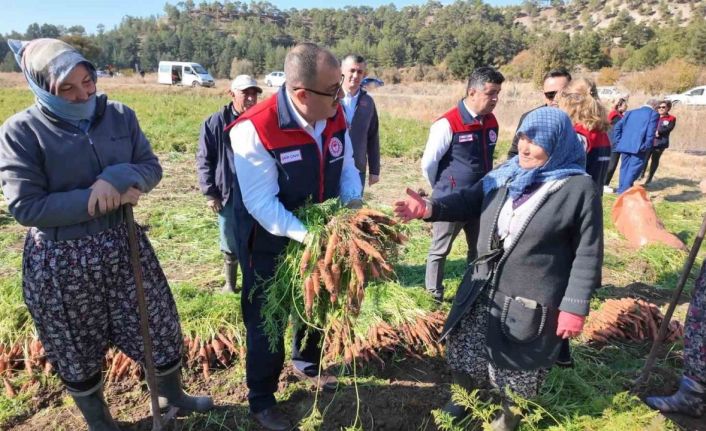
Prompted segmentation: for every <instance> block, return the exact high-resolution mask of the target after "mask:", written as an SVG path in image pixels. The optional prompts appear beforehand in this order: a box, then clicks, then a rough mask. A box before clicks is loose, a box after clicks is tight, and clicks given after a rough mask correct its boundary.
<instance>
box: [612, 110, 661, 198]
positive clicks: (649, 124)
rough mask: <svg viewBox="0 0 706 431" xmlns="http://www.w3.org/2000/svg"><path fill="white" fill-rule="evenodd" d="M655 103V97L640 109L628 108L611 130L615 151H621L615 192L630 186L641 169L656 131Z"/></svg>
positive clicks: (656, 115)
mask: <svg viewBox="0 0 706 431" xmlns="http://www.w3.org/2000/svg"><path fill="white" fill-rule="evenodd" d="M656 106H657V101H656V100H654V99H650V100H648V101H647V103H646V104H644V105H642V106H640V107H639V108H637V109H633V110H632V111H628V112H627V113H626V114H625V116H624V117H623V119H622V120H620V121H619V122H618V124H616V125H615V128H614V129H613V139H614V140H615V151H616V152H618V153H620V179H619V181H618V190H617V192H618V194H620V193H623V192H624V191H625V190H627V189H629V188H630V187H632V184H633V183H634V182H635V180H636V179H637V178H638V177H639V176H640V173H641V172H642V170H643V168H644V165H645V158H646V156H647V152H648V151H649V150H650V149H651V148H652V144H653V142H654V140H655V132H656V131H657V121H658V120H659V114H657V111H655V107H656Z"/></svg>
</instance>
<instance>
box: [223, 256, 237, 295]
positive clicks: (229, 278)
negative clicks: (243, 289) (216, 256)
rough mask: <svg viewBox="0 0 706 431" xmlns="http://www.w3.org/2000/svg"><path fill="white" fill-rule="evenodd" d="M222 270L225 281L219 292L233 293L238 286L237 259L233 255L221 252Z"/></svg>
mask: <svg viewBox="0 0 706 431" xmlns="http://www.w3.org/2000/svg"><path fill="white" fill-rule="evenodd" d="M223 271H224V272H225V275H226V283H225V284H224V285H223V288H222V289H221V293H235V292H236V289H237V288H238V259H237V258H236V257H235V255H233V254H230V253H223Z"/></svg>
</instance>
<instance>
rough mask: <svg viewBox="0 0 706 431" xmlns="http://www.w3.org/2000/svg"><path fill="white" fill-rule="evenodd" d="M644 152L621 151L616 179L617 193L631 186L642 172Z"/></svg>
mask: <svg viewBox="0 0 706 431" xmlns="http://www.w3.org/2000/svg"><path fill="white" fill-rule="evenodd" d="M645 156H646V153H637V154H628V153H621V157H620V178H619V180H618V190H617V192H618V194H620V193H623V192H624V191H625V190H627V189H629V188H630V187H632V184H633V183H634V182H635V180H636V179H637V178H638V177H639V176H640V173H642V168H643V167H644V165H645Z"/></svg>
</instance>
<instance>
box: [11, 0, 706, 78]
mask: <svg viewBox="0 0 706 431" xmlns="http://www.w3.org/2000/svg"><path fill="white" fill-rule="evenodd" d="M626 1H633V0H626ZM651 1H652V2H654V3H657V2H656V1H655V0H647V2H646V3H650V2H651ZM604 3H606V0H588V1H587V0H571V1H568V2H564V1H562V0H551V5H552V6H553V7H554V8H555V10H556V11H557V15H558V16H557V20H558V21H557V22H561V23H564V25H563V27H567V26H569V29H571V30H572V31H569V29H567V28H562V29H559V30H557V28H558V27H559V26H557V25H549V24H547V25H537V26H534V29H532V30H529V29H528V28H527V27H525V26H524V25H522V24H519V23H517V22H516V18H517V17H519V16H526V15H530V16H536V15H537V14H538V11H540V10H541V8H542V5H541V4H540V3H539V1H538V0H525V2H524V3H523V4H522V5H519V6H505V7H493V6H490V5H488V4H485V3H483V2H482V1H481V0H465V1H461V0H459V1H456V2H454V3H452V4H449V5H442V4H441V3H440V2H438V1H434V0H429V1H428V2H427V3H425V4H423V5H416V6H405V7H403V8H399V9H398V8H397V7H395V6H394V5H392V4H390V5H386V6H380V7H377V8H372V7H367V6H356V7H352V6H347V7H345V8H339V9H333V8H329V9H288V10H280V9H278V8H277V7H275V6H274V5H273V4H271V3H269V2H266V1H251V2H250V3H244V2H239V1H224V2H219V1H215V2H201V3H200V4H198V5H196V4H195V3H194V2H193V1H191V0H188V1H184V2H180V3H178V4H177V5H170V4H166V5H165V6H164V14H163V15H160V16H150V17H142V18H140V17H132V16H126V17H124V18H123V20H122V22H121V23H120V24H119V25H117V26H116V27H115V28H113V29H111V30H107V29H105V27H104V26H99V27H98V30H97V32H96V33H95V34H88V33H87V32H86V30H85V28H84V27H82V26H80V25H75V26H71V27H63V26H56V25H53V24H48V23H45V24H41V25H40V24H38V23H35V24H32V25H30V26H29V27H28V28H27V31H26V32H25V33H24V34H20V33H18V32H13V33H9V34H5V35H2V36H0V59H2V63H0V71H9V70H17V67H16V65H15V62H14V58H13V57H12V53H10V52H9V49H8V48H7V45H6V43H5V40H4V39H8V38H19V39H34V38H37V37H58V38H62V39H64V40H66V41H67V42H69V43H71V44H73V45H74V46H77V47H78V48H79V49H80V50H81V51H82V52H83V53H84V55H85V56H86V57H87V58H89V59H90V60H91V61H93V62H94V63H95V64H97V65H98V66H99V67H101V68H102V67H106V66H107V65H113V66H114V67H116V68H119V69H133V70H134V69H136V68H137V69H140V70H146V71H148V72H149V71H154V70H156V68H157V64H158V62H159V61H160V60H174V61H193V62H197V63H200V64H201V65H203V66H204V67H206V68H207V69H208V70H209V71H210V72H211V73H212V74H213V75H215V76H216V77H228V76H233V74H235V73H239V72H242V71H247V72H249V73H253V74H256V75H260V74H262V73H266V72H268V71H270V70H279V69H281V68H282V64H283V61H284V56H285V55H286V52H287V49H288V48H289V47H291V46H292V45H294V44H295V43H297V42H299V41H311V42H315V43H319V44H322V45H325V46H327V47H330V48H331V49H332V50H333V51H334V53H336V54H338V55H341V56H342V55H345V54H347V53H351V52H355V53H360V54H362V55H363V56H365V57H366V58H367V59H368V62H369V65H370V66H372V67H373V68H376V69H377V70H379V71H383V70H393V69H400V68H411V67H415V68H417V69H418V70H419V73H420V74H423V75H424V74H429V71H432V72H434V73H436V74H437V76H441V77H448V76H449V75H451V76H453V77H455V78H463V77H464V76H466V75H467V74H468V72H469V71H470V70H472V69H473V68H474V67H476V66H478V65H482V64H493V65H495V66H498V67H503V70H504V71H505V72H506V73H507V74H509V75H511V76H513V77H519V78H525V79H532V78H533V77H534V78H536V77H537V76H540V75H541V74H542V73H543V72H544V71H545V70H547V69H548V68H550V67H554V66H559V65H561V66H568V67H575V66H583V67H585V68H587V69H589V70H597V69H600V68H602V67H610V66H613V67H618V68H621V69H623V70H641V69H644V68H648V67H652V66H655V65H658V64H662V63H665V62H667V61H668V60H670V59H672V58H683V59H685V60H686V61H689V62H691V63H694V64H704V63H706V55H704V53H705V52H706V21H705V20H704V12H706V10H705V9H706V7H705V5H704V4H702V3H703V2H701V3H698V2H697V3H698V4H697V6H696V7H695V13H694V14H693V15H692V16H693V18H692V19H691V20H690V21H689V22H688V24H686V25H681V26H680V25H676V24H677V23H676V19H677V18H676V17H669V16H668V15H667V14H665V13H664V12H663V11H662V12H660V13H663V14H665V15H664V17H663V18H664V19H660V20H659V24H655V25H647V24H645V23H637V22H636V21H635V20H634V19H633V18H632V17H631V16H630V14H629V13H627V11H626V10H625V9H622V10H621V11H620V12H617V11H616V12H615V13H614V14H613V15H614V17H613V19H612V23H611V25H609V26H607V27H605V28H598V27H596V25H595V24H596V23H592V22H590V18H586V17H585V16H582V15H581V14H582V13H585V11H586V10H589V9H590V8H592V7H593V8H595V7H599V8H600V7H603V5H604ZM643 3H644V2H643ZM656 6H657V7H658V6H659V4H657V5H656ZM577 29H580V31H577ZM439 73H441V74H440V75H439Z"/></svg>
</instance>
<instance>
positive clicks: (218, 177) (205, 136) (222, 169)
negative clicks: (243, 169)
mask: <svg viewBox="0 0 706 431" xmlns="http://www.w3.org/2000/svg"><path fill="white" fill-rule="evenodd" d="M236 118H238V116H237V115H236V114H235V112H233V104H232V103H229V104H227V105H226V106H224V107H223V108H222V109H221V110H220V111H218V112H216V113H214V114H213V115H211V116H210V117H208V118H207V119H206V121H204V123H203V125H202V126H201V132H200V134H199V147H198V150H197V151H196V173H197V175H198V180H199V188H200V189H201V193H203V194H204V195H206V196H210V197H212V198H215V199H219V200H220V201H221V203H222V204H223V205H225V203H226V202H227V201H228V197H229V196H230V190H231V187H233V175H235V173H234V172H233V170H234V166H233V148H232V147H231V146H230V136H229V134H228V132H225V131H224V128H225V126H227V125H229V124H230V123H232V122H233V121H235V119H236Z"/></svg>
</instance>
